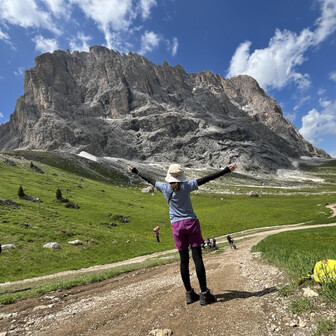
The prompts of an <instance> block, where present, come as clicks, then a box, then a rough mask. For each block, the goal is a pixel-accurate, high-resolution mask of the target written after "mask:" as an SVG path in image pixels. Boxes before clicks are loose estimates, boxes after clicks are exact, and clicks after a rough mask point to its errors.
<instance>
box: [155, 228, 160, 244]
mask: <svg viewBox="0 0 336 336" xmlns="http://www.w3.org/2000/svg"><path fill="white" fill-rule="evenodd" d="M159 230H160V226H156V227H155V228H154V229H153V231H154V234H155V237H156V240H157V242H158V243H160V237H159V235H160V233H159Z"/></svg>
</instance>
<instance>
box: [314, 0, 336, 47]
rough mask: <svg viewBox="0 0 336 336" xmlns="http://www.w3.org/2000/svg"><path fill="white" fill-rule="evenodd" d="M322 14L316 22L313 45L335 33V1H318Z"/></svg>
mask: <svg viewBox="0 0 336 336" xmlns="http://www.w3.org/2000/svg"><path fill="white" fill-rule="evenodd" d="M319 2H320V3H321V9H322V13H321V16H320V17H319V18H318V19H317V20H316V25H317V29H316V31H315V44H319V43H321V42H322V41H323V40H325V39H326V38H327V37H328V36H329V35H330V34H332V33H333V32H334V31H336V0H319Z"/></svg>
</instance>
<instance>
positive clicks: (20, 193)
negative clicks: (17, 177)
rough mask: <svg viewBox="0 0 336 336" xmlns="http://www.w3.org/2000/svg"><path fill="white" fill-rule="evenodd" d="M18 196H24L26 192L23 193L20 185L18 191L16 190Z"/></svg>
mask: <svg viewBox="0 0 336 336" xmlns="http://www.w3.org/2000/svg"><path fill="white" fill-rule="evenodd" d="M18 196H19V197H20V198H22V197H24V196H26V194H25V193H24V191H23V188H22V186H20V188H19V191H18Z"/></svg>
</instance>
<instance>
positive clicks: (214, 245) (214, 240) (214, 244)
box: [212, 236, 218, 250]
mask: <svg viewBox="0 0 336 336" xmlns="http://www.w3.org/2000/svg"><path fill="white" fill-rule="evenodd" d="M212 248H213V249H214V250H217V249H218V247H217V245H216V238H215V237H214V236H212Z"/></svg>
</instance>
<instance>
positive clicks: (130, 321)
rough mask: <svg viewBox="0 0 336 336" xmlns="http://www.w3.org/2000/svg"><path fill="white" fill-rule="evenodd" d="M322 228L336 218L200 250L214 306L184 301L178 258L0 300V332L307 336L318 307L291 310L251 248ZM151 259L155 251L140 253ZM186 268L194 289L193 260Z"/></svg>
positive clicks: (275, 275) (273, 272) (278, 282)
mask: <svg viewBox="0 0 336 336" xmlns="http://www.w3.org/2000/svg"><path fill="white" fill-rule="evenodd" d="M323 226H336V223H334V224H327V225H304V226H303V225H291V226H283V227H277V228H276V229H274V228H269V229H268V230H267V231H263V232H254V233H250V234H246V235H244V236H241V237H240V239H239V240H238V239H236V240H235V242H236V243H237V247H238V249H237V250H231V249H230V248H229V247H227V246H226V247H224V248H221V249H222V250H224V252H223V253H220V254H216V253H210V254H206V255H204V263H205V268H206V271H207V281H208V286H209V288H211V290H212V291H213V293H214V294H215V295H216V297H217V300H218V302H216V303H214V304H211V305H208V306H200V305H199V303H198V302H196V303H193V304H191V305H186V303H185V292H184V288H183V285H182V281H181V279H180V273H179V263H178V262H174V263H171V264H168V265H162V266H157V267H153V268H147V269H140V270H137V271H133V272H129V273H126V274H121V275H119V276H116V277H114V278H111V279H109V280H106V281H103V282H100V283H94V284H90V285H85V286H79V287H76V288H73V289H70V290H64V291H57V292H53V293H50V294H49V295H45V296H43V297H40V298H33V299H26V300H23V301H20V302H16V303H13V304H10V305H6V306H2V307H0V335H1V336H2V335H8V336H9V335H34V336H35V335H48V336H49V335H53V336H58V335H59V336H64V335H71V336H76V335H81V336H82V335H83V336H92V335H94V336H96V335H97V336H99V335H119V336H147V335H157V336H159V335H166V336H170V335H174V336H187V335H190V336H198V335H199V336H201V335H202V336H203V335H212V336H221V335H233V336H240V335H249V336H254V335H255V336H261V335H281V336H283V335H296V336H300V335H304V336H309V335H313V334H314V326H315V324H316V321H317V318H318V313H313V314H309V313H307V314H306V315H304V316H303V317H302V316H296V315H292V314H291V313H289V311H288V304H287V303H286V301H285V299H284V298H282V297H280V296H279V294H278V290H279V289H280V288H281V287H282V286H283V285H285V284H286V283H287V281H288V279H287V277H286V275H285V274H283V273H282V272H281V271H280V270H279V269H277V268H276V267H274V266H271V265H269V264H267V263H266V262H264V261H262V260H261V258H260V255H259V254H258V253H251V251H250V249H251V247H252V246H253V245H255V244H257V243H258V242H259V241H261V240H262V239H264V238H265V237H267V236H269V235H272V234H276V233H279V232H284V231H289V230H300V229H308V228H315V227H323ZM224 238H225V237H221V238H219V239H217V242H221V241H223V239H224ZM165 253H167V252H165ZM149 257H151V258H152V257H153V255H150V256H144V257H141V258H142V259H143V260H145V259H146V258H149ZM141 258H135V259H136V260H137V261H141ZM128 262H134V259H133V260H129V261H128ZM125 263H126V262H125ZM109 266H110V267H111V265H109ZM190 266H191V267H190V273H191V279H192V285H193V286H194V288H195V289H196V290H197V291H198V290H199V287H198V282H197V278H196V274H195V270H194V268H193V262H192V260H191V261H190ZM97 267H98V266H97ZM100 267H101V268H102V269H104V267H105V268H106V267H107V266H106V265H103V266H100ZM80 271H82V272H83V270H80ZM76 272H78V271H76ZM42 278H43V277H42ZM2 285H3V284H2ZM328 309H329V310H328V311H323V312H321V314H323V316H329V315H328V314H330V316H335V310H332V308H328ZM164 329H166V330H164ZM155 330H156V331H155Z"/></svg>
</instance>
